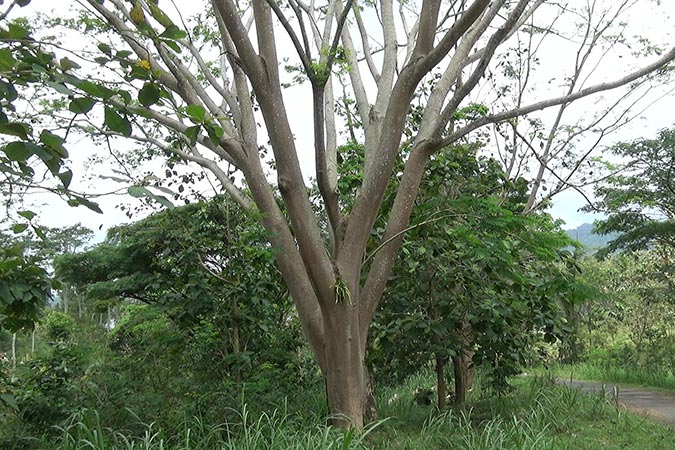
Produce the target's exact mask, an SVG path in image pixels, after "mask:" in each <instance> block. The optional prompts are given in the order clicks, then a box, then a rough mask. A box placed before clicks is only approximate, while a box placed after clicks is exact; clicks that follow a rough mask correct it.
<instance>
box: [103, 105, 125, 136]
mask: <svg viewBox="0 0 675 450" xmlns="http://www.w3.org/2000/svg"><path fill="white" fill-rule="evenodd" d="M104 123H105V125H106V126H107V127H108V128H110V130H112V131H114V132H116V133H120V134H122V135H123V136H127V137H129V136H131V123H130V122H129V120H128V119H127V118H126V117H123V116H121V115H119V114H118V113H117V111H115V110H114V109H112V108H110V107H109V106H106V107H105V113H104Z"/></svg>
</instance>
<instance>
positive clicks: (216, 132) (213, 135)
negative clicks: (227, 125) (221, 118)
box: [205, 126, 225, 145]
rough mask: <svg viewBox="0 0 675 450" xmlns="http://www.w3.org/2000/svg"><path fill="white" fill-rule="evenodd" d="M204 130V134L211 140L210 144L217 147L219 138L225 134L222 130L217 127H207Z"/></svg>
mask: <svg viewBox="0 0 675 450" xmlns="http://www.w3.org/2000/svg"><path fill="white" fill-rule="evenodd" d="M205 128H206V132H207V133H208V134H209V139H210V140H211V142H212V143H213V144H214V145H218V143H219V142H220V138H221V137H223V134H225V132H224V131H223V129H222V128H221V127H218V126H207V127H205Z"/></svg>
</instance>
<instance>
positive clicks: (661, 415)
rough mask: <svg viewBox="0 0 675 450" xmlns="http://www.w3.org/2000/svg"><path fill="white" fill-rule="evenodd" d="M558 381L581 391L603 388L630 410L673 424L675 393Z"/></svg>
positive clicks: (614, 385) (574, 381)
mask: <svg viewBox="0 0 675 450" xmlns="http://www.w3.org/2000/svg"><path fill="white" fill-rule="evenodd" d="M558 382H559V383H560V384H564V385H567V386H570V387H572V388H575V389H580V390H581V391H582V392H601V391H603V390H604V391H605V395H606V396H607V397H608V398H611V399H614V398H615V396H618V401H619V403H620V404H622V405H624V406H625V407H626V408H628V409H630V410H631V411H635V412H637V413H639V414H644V415H647V416H649V417H651V418H652V419H654V420H655V421H657V422H660V423H663V424H665V425H670V426H675V394H671V393H669V392H663V391H656V390H647V389H642V388H637V387H627V386H618V385H616V384H611V383H601V382H597V381H581V380H572V381H570V379H563V378H558Z"/></svg>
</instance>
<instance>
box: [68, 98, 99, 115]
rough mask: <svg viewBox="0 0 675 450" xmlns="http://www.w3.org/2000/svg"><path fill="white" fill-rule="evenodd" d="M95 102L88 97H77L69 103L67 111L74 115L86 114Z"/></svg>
mask: <svg viewBox="0 0 675 450" xmlns="http://www.w3.org/2000/svg"><path fill="white" fill-rule="evenodd" d="M95 104H96V101H95V100H93V99H91V98H89V97H77V98H74V99H72V100H71V101H70V105H68V109H69V110H70V112H74V113H75V114H86V113H88V112H89V111H91V109H92V108H93V107H94V105H95Z"/></svg>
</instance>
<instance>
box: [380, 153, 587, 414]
mask: <svg viewBox="0 0 675 450" xmlns="http://www.w3.org/2000/svg"><path fill="white" fill-rule="evenodd" d="M474 151H475V150H468V151H467V149H466V148H462V147H460V148H454V149H452V150H451V151H445V152H442V153H439V154H437V155H435V156H434V157H433V158H432V160H431V161H430V163H429V175H428V177H427V178H426V179H425V180H424V183H423V185H422V188H421V191H420V195H419V197H418V202H417V205H416V207H415V210H414V212H413V218H412V226H411V230H410V231H409V232H408V233H407V235H406V239H405V241H404V243H403V248H402V254H401V258H400V259H399V261H398V263H397V264H396V266H395V267H394V271H393V277H392V280H391V281H390V283H389V285H388V288H387V291H386V292H385V300H384V301H383V306H382V308H381V311H379V312H378V313H377V319H376V323H375V324H374V326H373V339H372V345H373V347H374V350H375V351H374V352H373V354H372V355H371V358H370V360H371V362H373V363H374V364H375V365H376V367H377V365H381V366H384V368H385V369H387V368H391V369H393V371H399V370H400V371H401V372H402V373H406V374H407V373H409V372H410V370H411V368H412V367H416V366H417V367H419V366H420V365H422V364H425V363H427V362H428V361H429V360H433V361H434V362H435V365H436V372H437V387H438V389H437V393H438V405H439V408H440V409H443V408H444V407H445V400H446V392H445V366H446V364H447V362H448V361H449V360H451V361H452V364H453V366H454V374H455V377H454V378H455V392H454V393H455V402H456V403H458V404H461V403H463V402H464V400H465V398H466V394H467V391H468V390H469V389H470V388H471V387H472V383H473V368H474V365H478V364H485V365H486V366H488V368H489V370H488V372H487V373H490V374H491V378H492V381H493V383H492V385H493V387H495V388H496V389H497V390H502V389H504V388H506V387H507V384H506V378H507V377H508V376H510V375H512V374H514V373H515V372H517V371H518V370H519V369H520V368H521V367H522V366H523V365H524V364H525V360H526V358H528V357H529V356H530V351H531V350H530V348H531V346H532V345H531V344H532V343H534V342H536V341H538V340H541V339H546V340H547V341H553V340H555V339H556V338H561V337H563V336H564V335H566V332H567V331H568V329H569V327H568V324H567V323H565V319H564V312H565V306H566V305H567V304H569V303H572V302H574V301H575V300H577V299H576V298H575V284H576V283H575V282H574V275H575V272H576V270H575V268H574V267H573V265H572V264H569V260H570V255H569V252H567V251H564V250H562V249H563V248H564V247H566V246H568V245H569V244H570V243H571V241H570V240H569V238H568V237H567V236H566V235H565V234H564V233H563V232H562V231H560V230H559V229H558V228H557V224H556V223H555V222H554V221H553V220H552V219H551V218H550V216H548V215H546V214H541V213H531V214H527V215H526V214H521V213H520V212H521V211H522V207H523V205H524V204H525V202H527V195H526V186H527V183H526V182H525V180H523V179H519V180H515V181H511V180H508V178H507V177H506V176H505V173H504V172H503V170H502V169H501V167H500V164H499V162H497V161H495V160H489V159H477V158H476V155H475V153H474ZM378 363H379V364H378ZM383 363H385V364H383ZM401 369H402V370H401Z"/></svg>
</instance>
